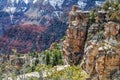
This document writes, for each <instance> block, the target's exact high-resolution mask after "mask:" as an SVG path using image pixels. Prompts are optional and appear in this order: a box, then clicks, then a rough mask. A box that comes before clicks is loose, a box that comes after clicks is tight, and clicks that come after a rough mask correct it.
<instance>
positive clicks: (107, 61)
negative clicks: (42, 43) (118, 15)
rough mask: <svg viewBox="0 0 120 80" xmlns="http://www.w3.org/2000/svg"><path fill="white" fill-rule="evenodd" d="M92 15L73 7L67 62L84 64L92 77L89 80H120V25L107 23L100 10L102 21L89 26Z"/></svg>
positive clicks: (67, 33) (66, 43) (67, 45)
mask: <svg viewBox="0 0 120 80" xmlns="http://www.w3.org/2000/svg"><path fill="white" fill-rule="evenodd" d="M88 14H89V12H88V13H85V12H81V11H78V10H77V7H76V6H73V9H72V11H71V12H70V14H69V27H68V29H67V31H66V39H65V41H64V48H63V51H64V56H65V60H66V61H67V63H68V64H70V65H77V64H79V63H80V64H81V67H82V68H83V70H85V71H86V72H87V73H88V74H89V75H90V78H87V79H85V80H120V48H119V47H120V24H119V23H116V22H112V21H109V22H106V23H105V18H104V16H105V15H106V13H105V12H101V11H100V12H98V18H99V20H96V22H95V23H93V24H90V27H89V24H88V23H89V18H88V17H89V16H88ZM100 16H103V17H100ZM98 18H96V19H98ZM101 27H102V29H101ZM90 36H91V37H92V38H89V37H90Z"/></svg>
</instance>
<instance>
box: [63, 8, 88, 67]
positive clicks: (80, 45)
mask: <svg viewBox="0 0 120 80" xmlns="http://www.w3.org/2000/svg"><path fill="white" fill-rule="evenodd" d="M84 16H85V14H84V13H81V12H79V11H78V8H77V6H73V8H72V11H71V12H70V13H69V27H68V28H67V31H66V39H65V41H64V48H63V51H64V56H65V59H66V61H67V63H68V64H70V65H77V64H79V63H80V62H81V59H82V56H83V54H84V44H85V39H86V25H84V24H83V23H85V24H86V23H87V22H86V21H85V22H84V19H85V18H84Z"/></svg>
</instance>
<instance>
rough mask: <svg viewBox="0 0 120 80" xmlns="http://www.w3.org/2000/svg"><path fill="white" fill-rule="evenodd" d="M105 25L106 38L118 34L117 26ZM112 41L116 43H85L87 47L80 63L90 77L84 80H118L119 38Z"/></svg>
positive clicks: (110, 23)
mask: <svg viewBox="0 0 120 80" xmlns="http://www.w3.org/2000/svg"><path fill="white" fill-rule="evenodd" d="M106 25H107V26H106ZM106 25H105V36H106V38H108V37H110V36H116V35H117V34H118V30H119V28H118V26H119V24H117V23H114V22H108V23H106ZM108 27H109V28H108ZM110 28H111V29H112V30H110ZM108 35H109V36H108ZM110 38H111V37H110ZM114 40H116V42H117V43H114V42H113V43H111V41H108V40H103V41H99V42H96V43H95V42H93V41H90V42H89V44H88V43H86V44H88V45H87V47H86V48H85V55H84V58H83V61H82V63H81V66H82V68H83V69H84V70H85V71H86V72H87V73H88V74H89V75H90V78H88V79H86V80H120V48H119V47H120V38H117V39H116V38H114Z"/></svg>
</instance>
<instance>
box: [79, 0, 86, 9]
mask: <svg viewBox="0 0 120 80" xmlns="http://www.w3.org/2000/svg"><path fill="white" fill-rule="evenodd" d="M77 4H78V5H79V8H81V9H83V8H84V7H85V6H86V5H87V4H86V3H84V2H83V1H81V0H79V1H78V3H77Z"/></svg>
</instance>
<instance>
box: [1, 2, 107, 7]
mask: <svg viewBox="0 0 120 80" xmlns="http://www.w3.org/2000/svg"><path fill="white" fill-rule="evenodd" d="M104 1H105V0H0V7H3V8H4V7H6V6H8V7H22V8H25V7H28V6H27V5H30V4H32V5H34V4H38V3H40V4H42V5H48V4H50V5H51V6H52V7H53V8H54V9H56V8H59V9H62V8H63V6H65V5H66V6H68V5H78V6H79V7H80V8H81V9H84V8H85V7H86V6H87V5H89V4H93V6H94V5H97V6H101V5H102V3H103V2H104ZM3 3H4V4H6V5H4V6H3V5H2V4H3ZM1 5H2V6H1ZM17 9H20V8H17Z"/></svg>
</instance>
